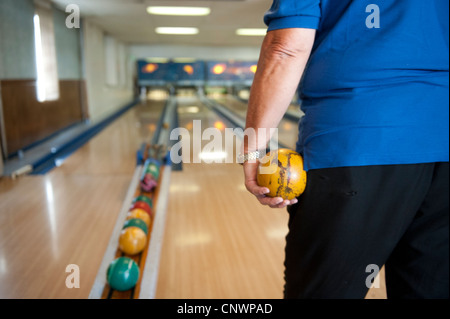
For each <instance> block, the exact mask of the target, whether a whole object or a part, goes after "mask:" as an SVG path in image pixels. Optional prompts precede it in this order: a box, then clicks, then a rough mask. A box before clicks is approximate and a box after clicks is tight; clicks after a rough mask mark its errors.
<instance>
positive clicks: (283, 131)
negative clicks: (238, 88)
mask: <svg viewBox="0 0 450 319" xmlns="http://www.w3.org/2000/svg"><path fill="white" fill-rule="evenodd" d="M209 98H211V99H214V100H215V101H216V102H217V103H219V104H221V105H223V106H224V107H226V108H227V109H229V110H231V111H232V112H234V113H235V114H237V115H238V116H240V117H241V118H243V119H245V117H246V115H247V104H246V103H244V102H241V101H239V100H238V99H236V98H235V97H232V96H229V95H221V96H217V95H216V96H210V97H209ZM289 109H290V110H297V111H295V112H300V111H299V107H298V105H294V104H291V105H290V106H289ZM299 114H300V113H299ZM297 138H298V125H297V123H296V122H294V121H292V120H290V119H286V118H284V119H282V120H281V122H280V124H279V126H278V140H279V142H280V143H281V144H283V145H285V146H286V147H289V148H291V149H295V144H296V142H297Z"/></svg>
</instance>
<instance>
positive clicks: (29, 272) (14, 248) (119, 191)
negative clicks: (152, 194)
mask: <svg viewBox="0 0 450 319" xmlns="http://www.w3.org/2000/svg"><path fill="white" fill-rule="evenodd" d="M164 104H165V100H164V99H157V100H151V99H150V100H148V101H144V102H141V103H139V104H138V105H136V106H135V107H133V108H132V109H130V110H129V111H127V112H126V113H125V114H124V115H122V116H121V117H120V118H119V119H117V120H116V121H115V122H113V123H112V124H111V125H109V126H108V127H107V128H105V129H104V130H103V131H102V132H101V133H99V134H98V135H96V136H95V137H93V138H92V139H91V140H90V141H89V142H88V143H87V144H85V145H84V146H83V147H81V148H80V149H78V150H77V151H76V152H75V153H73V154H72V155H71V156H70V157H68V158H67V159H66V160H65V161H64V162H63V163H62V165H61V166H60V167H57V168H55V169H53V170H52V171H50V172H49V173H48V174H46V175H35V176H31V175H30V176H23V177H21V178H19V179H16V180H12V179H6V178H4V179H0V211H1V214H0V282H1V285H0V298H44V299H46V298H87V297H88V295H89V292H90V290H91V287H92V284H93V282H94V279H95V276H96V274H97V271H98V267H99V265H100V263H101V259H102V257H103V254H104V252H105V249H106V246H107V244H108V241H109V239H110V235H111V232H112V230H113V228H114V225H115V223H116V219H117V215H118V213H119V211H120V209H121V207H122V205H123V201H124V198H125V196H126V192H127V190H128V187H129V184H130V180H131V179H132V175H133V172H134V169H135V167H136V151H137V150H138V149H139V148H140V146H141V143H143V142H148V141H149V140H150V139H151V137H152V135H153V133H154V131H155V129H156V125H157V122H158V119H159V117H160V115H161V112H162V110H163V107H164ZM69 264H76V265H78V266H79V268H80V278H81V281H80V288H79V289H67V287H66V286H65V280H66V277H67V275H68V273H66V272H65V269H66V267H67V265H69Z"/></svg>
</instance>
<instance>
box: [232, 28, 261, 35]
mask: <svg viewBox="0 0 450 319" xmlns="http://www.w3.org/2000/svg"><path fill="white" fill-rule="evenodd" d="M266 33H267V29H251V28H243V29H237V30H236V34H237V35H245V36H265V35H266Z"/></svg>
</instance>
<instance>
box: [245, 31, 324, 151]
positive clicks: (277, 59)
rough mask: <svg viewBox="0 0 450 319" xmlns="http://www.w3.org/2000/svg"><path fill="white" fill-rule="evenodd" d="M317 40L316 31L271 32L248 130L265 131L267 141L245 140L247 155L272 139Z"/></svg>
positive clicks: (252, 97)
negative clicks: (271, 131) (315, 39)
mask: <svg viewBox="0 0 450 319" xmlns="http://www.w3.org/2000/svg"><path fill="white" fill-rule="evenodd" d="M314 37H315V30H312V29H283V30H275V31H270V32H268V34H267V36H266V38H265V39H264V42H263V45H262V48H261V54H260V59H259V61H258V68H257V72H256V74H255V78H254V81H253V85H252V88H251V91H250V99H249V105H248V111H247V120H246V129H250V128H252V129H255V130H258V129H265V130H266V133H267V134H266V137H267V138H266V139H265V140H258V141H256V140H254V139H252V138H249V139H246V140H245V141H244V152H247V151H253V150H257V149H262V148H264V147H265V146H266V144H267V142H268V141H269V140H270V129H272V128H277V127H278V125H279V123H280V121H281V119H282V118H283V116H284V114H285V113H286V110H287V108H288V107H289V105H290V103H291V101H292V98H293V96H294V94H295V91H296V89H297V87H298V84H299V81H300V78H301V76H302V74H303V71H304V69H305V66H306V63H307V61H308V59H309V56H310V54H311V49H312V46H313V42H314Z"/></svg>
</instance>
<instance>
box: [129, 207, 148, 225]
mask: <svg viewBox="0 0 450 319" xmlns="http://www.w3.org/2000/svg"><path fill="white" fill-rule="evenodd" d="M133 218H139V219H141V220H142V221H143V222H144V223H145V224H146V225H147V227H148V228H150V225H151V223H152V219H151V218H150V215H149V214H148V213H147V212H146V211H145V210H143V209H140V208H135V209H132V210H130V211H129V212H128V214H127V220H129V219H133Z"/></svg>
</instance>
